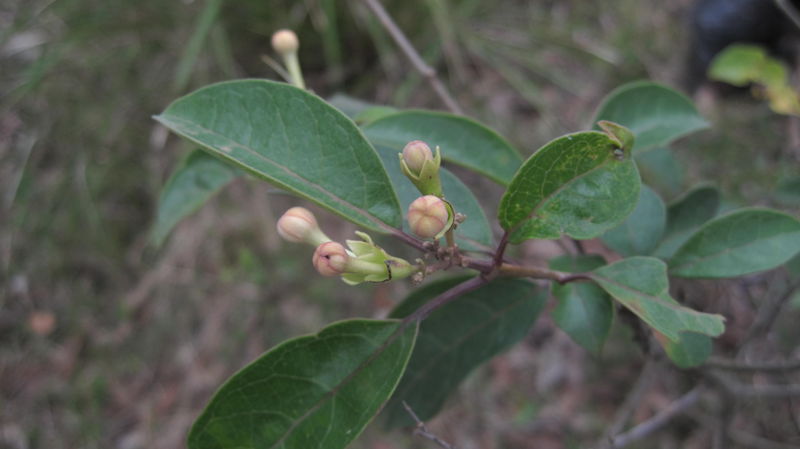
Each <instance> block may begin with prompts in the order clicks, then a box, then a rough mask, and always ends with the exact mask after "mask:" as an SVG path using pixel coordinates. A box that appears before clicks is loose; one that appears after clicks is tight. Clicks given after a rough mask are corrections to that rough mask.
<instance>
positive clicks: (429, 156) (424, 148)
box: [403, 140, 433, 175]
mask: <svg viewBox="0 0 800 449" xmlns="http://www.w3.org/2000/svg"><path fill="white" fill-rule="evenodd" d="M403 160H404V161H405V163H406V165H408V168H409V169H410V170H411V172H412V173H414V174H416V175H419V174H420V172H421V171H422V166H423V165H424V164H425V161H432V160H433V153H432V152H431V148H430V147H429V146H428V144H427V143H425V142H423V141H421V140H412V141H411V142H408V144H406V146H405V148H403Z"/></svg>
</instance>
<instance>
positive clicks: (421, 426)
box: [403, 401, 456, 449]
mask: <svg viewBox="0 0 800 449" xmlns="http://www.w3.org/2000/svg"><path fill="white" fill-rule="evenodd" d="M403 407H404V408H405V409H406V411H407V412H408V414H409V415H411V418H412V419H413V420H414V422H415V423H417V428H416V430H414V435H422V436H423V437H425V438H427V439H429V440H431V441H433V442H434V443H436V444H438V445H439V447H441V448H443V449H456V448H455V446H451V445H450V444H449V443H448V442H446V441H444V440H443V439H441V438H439V437H438V436H436V434H434V433H433V432H431V431H429V430H428V428H427V427H426V426H425V423H424V422H422V420H421V419H419V416H417V414H416V413H414V410H412V409H411V407H410V406H409V405H408V403H406V401H403Z"/></svg>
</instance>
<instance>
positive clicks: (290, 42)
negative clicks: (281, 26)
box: [272, 30, 300, 55]
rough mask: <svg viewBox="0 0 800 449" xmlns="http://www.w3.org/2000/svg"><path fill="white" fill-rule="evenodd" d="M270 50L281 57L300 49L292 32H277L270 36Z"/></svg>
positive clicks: (298, 42)
mask: <svg viewBox="0 0 800 449" xmlns="http://www.w3.org/2000/svg"><path fill="white" fill-rule="evenodd" d="M272 48H274V49H275V51H276V52H278V53H279V54H281V55H285V54H287V53H294V52H296V51H297V49H298V48H300V41H298V40H297V35H296V34H294V31H292V30H278V31H276V32H275V33H274V34H273V35H272Z"/></svg>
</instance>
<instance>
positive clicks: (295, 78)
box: [283, 52, 306, 89]
mask: <svg viewBox="0 0 800 449" xmlns="http://www.w3.org/2000/svg"><path fill="white" fill-rule="evenodd" d="M283 63H284V64H286V69H287V70H288V71H289V81H290V82H291V83H292V84H293V85H294V86H295V87H299V88H300V89H305V88H306V83H305V81H304V80H303V71H302V70H300V61H299V60H298V59H297V52H291V53H287V54H286V55H284V56H283Z"/></svg>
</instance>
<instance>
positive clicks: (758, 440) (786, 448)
mask: <svg viewBox="0 0 800 449" xmlns="http://www.w3.org/2000/svg"><path fill="white" fill-rule="evenodd" d="M687 415H688V416H689V417H691V418H692V419H694V420H695V421H697V422H698V423H699V424H701V425H703V426H705V427H718V426H720V425H722V423H721V422H720V421H719V420H718V419H716V418H714V417H712V416H709V415H706V414H705V413H702V412H700V411H693V412H690V413H687ZM727 433H728V436H729V437H730V439H731V441H733V442H735V443H737V444H739V445H741V446H742V447H748V448H752V449H797V446H796V445H793V444H785V443H779V442H777V441H772V440H768V439H766V438H762V437H759V436H756V435H753V434H751V433H747V432H743V431H741V430H738V429H736V428H730V429H727Z"/></svg>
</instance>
